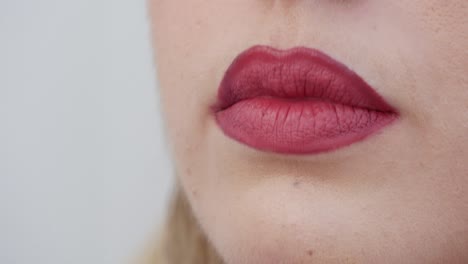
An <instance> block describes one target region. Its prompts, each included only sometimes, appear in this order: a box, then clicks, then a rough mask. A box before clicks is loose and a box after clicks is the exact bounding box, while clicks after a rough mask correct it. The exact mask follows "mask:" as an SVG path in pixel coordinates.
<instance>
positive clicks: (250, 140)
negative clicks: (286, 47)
mask: <svg viewBox="0 0 468 264" xmlns="http://www.w3.org/2000/svg"><path fill="white" fill-rule="evenodd" d="M252 56H255V55H252ZM289 63H290V62H289ZM336 63H337V64H338V62H336ZM238 64H239V63H238ZM340 65H341V64H340ZM340 65H338V66H337V68H338V69H340V67H341V68H342V67H345V66H340ZM332 66H333V65H332ZM337 72H338V73H337V74H339V72H340V71H339V70H337ZM227 74H228V75H229V74H230V73H229V71H228V73H227ZM347 74H349V73H347ZM226 78H228V79H229V78H230V77H225V79H226ZM350 79H352V77H350ZM241 81H243V80H241ZM362 82H363V81H362ZM358 83H359V82H358ZM362 84H363V85H367V84H365V83H364V82H363V83H362ZM222 85H223V84H222ZM350 85H353V86H354V88H353V89H355V90H356V89H357V88H356V87H357V86H358V85H356V84H353V83H352V82H351V81H350ZM223 88H225V87H222V86H221V87H220V91H222V90H223ZM368 88H369V89H371V88H370V87H366V88H365V90H366V89H368ZM239 89H242V88H239ZM224 90H228V89H224ZM250 92H252V91H250ZM253 93H255V92H253ZM372 93H373V92H372ZM353 96H355V95H354V94H351V95H350V97H353ZM359 96H360V95H356V96H355V97H356V98H359ZM221 97H222V96H220V100H221V101H222V100H223V98H221ZM356 98H350V99H349V100H346V99H345V100H343V99H342V101H344V102H346V101H350V102H351V101H353V100H354V99H356ZM369 98H370V99H369V100H370V102H371V103H369V104H370V105H372V104H374V102H375V105H380V106H381V108H382V109H373V107H369V108H368V107H362V106H357V105H355V104H352V103H350V104H347V103H340V102H333V101H330V100H327V99H324V98H317V97H315V98H307V97H304V96H302V97H301V96H298V97H287V96H269V95H261V94H260V95H258V96H257V95H256V96H252V97H248V98H244V99H242V100H239V101H236V102H234V103H233V104H232V105H229V106H228V107H225V108H222V109H215V117H216V121H217V123H218V125H219V127H220V128H221V129H222V130H223V132H224V134H225V135H227V136H228V137H230V138H232V139H234V140H236V141H238V142H240V143H242V144H245V145H247V146H250V147H252V148H255V149H257V150H261V151H268V152H275V153H282V154H316V153H321V152H328V151H331V150H336V149H339V148H342V147H345V146H348V145H350V144H353V143H355V142H358V141H362V140H364V139H365V138H367V137H368V136H370V135H372V134H375V132H377V131H379V130H381V129H382V128H383V127H385V126H387V125H389V124H391V123H392V122H393V121H394V120H396V119H397V118H398V114H397V113H396V111H394V110H393V108H392V107H391V106H389V105H387V104H386V103H385V102H384V101H383V99H381V98H380V97H379V96H378V95H377V96H375V95H373V96H369ZM218 103H219V102H218ZM377 108H378V107H377Z"/></svg>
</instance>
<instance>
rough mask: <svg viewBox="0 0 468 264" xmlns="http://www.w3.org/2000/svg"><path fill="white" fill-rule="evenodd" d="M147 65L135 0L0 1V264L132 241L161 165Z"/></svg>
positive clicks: (122, 253) (49, 260)
mask: <svg viewBox="0 0 468 264" xmlns="http://www.w3.org/2000/svg"><path fill="white" fill-rule="evenodd" d="M174 1H177V0H174ZM154 73H155V70H154V67H153V64H152V54H151V48H150V42H149V28H148V24H147V18H146V10H145V2H144V0H0V263H1V264H17V263H21V264H22V263H28V264H29V263H34V264H55V263H57V264H58V263H60V264H74V263H77V264H78V263H79V264H84V263H86V264H93V263H96V264H98V263H99V264H106V263H109V264H116V263H128V262H129V261H130V260H131V259H132V258H134V257H135V256H138V254H139V253H140V252H141V250H143V248H144V247H145V246H146V245H147V241H148V240H149V239H151V236H152V235H153V234H154V232H155V231H156V230H157V227H158V223H159V222H161V221H160V220H161V213H162V212H163V207H164V204H165V200H166V198H165V197H166V195H167V194H168V193H169V190H170V186H171V180H170V175H171V174H172V171H171V166H170V165H169V158H168V155H167V154H166V152H165V149H166V142H165V140H164V135H163V131H162V128H161V118H160V116H159V115H160V113H159V104H158V100H157V89H156V84H155V76H154Z"/></svg>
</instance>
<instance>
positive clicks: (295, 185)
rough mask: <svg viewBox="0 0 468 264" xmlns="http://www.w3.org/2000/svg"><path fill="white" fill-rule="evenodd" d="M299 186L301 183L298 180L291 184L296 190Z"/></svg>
mask: <svg viewBox="0 0 468 264" xmlns="http://www.w3.org/2000/svg"><path fill="white" fill-rule="evenodd" d="M300 185H301V181H299V180H295V181H294V183H293V186H294V187H296V188H297V187H299V186H300Z"/></svg>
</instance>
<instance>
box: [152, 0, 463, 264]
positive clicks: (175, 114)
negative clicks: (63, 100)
mask: <svg viewBox="0 0 468 264" xmlns="http://www.w3.org/2000/svg"><path fill="white" fill-rule="evenodd" d="M149 9H150V13H151V25H152V33H153V42H154V47H155V54H156V62H157V68H158V78H159V81H160V94H161V98H162V103H163V110H164V116H165V120H166V125H167V131H168V135H169V137H170V140H171V146H172V154H173V158H174V163H175V166H176V170H177V175H178V181H179V182H180V185H181V188H182V190H183V191H184V193H185V195H186V196H187V199H188V201H189V204H190V206H191V208H192V209H193V212H194V215H195V217H196V219H197V221H198V223H199V224H200V226H201V229H202V230H203V232H204V234H205V235H206V236H207V238H208V239H209V240H210V241H211V243H212V244H213V246H214V248H215V249H216V251H217V252H218V253H219V255H220V256H221V257H222V258H223V260H224V261H225V262H226V263H229V264H230V263H242V264H243V263H246V264H249V263H252V264H254V263H255V264H258V263H468V1H466V0H424V1H422V0H421V1H414V0H349V1H345V0H342V1H338V0H329V1H326V0H325V1H318V0H149ZM255 45H268V46H271V47H274V48H277V49H290V48H293V47H299V46H302V47H308V48H313V49H317V50H320V51H322V52H324V53H326V54H328V55H330V56H332V57H333V58H335V59H336V60H338V61H340V62H341V63H343V64H345V65H346V66H347V67H349V68H350V69H352V70H353V71H354V72H356V73H357V74H359V76H361V77H362V78H363V79H364V80H365V81H366V82H367V83H369V85H371V86H372V87H373V88H374V89H375V90H376V92H378V94H380V95H381V96H382V97H383V98H385V100H386V101H387V102H389V103H390V104H391V105H392V106H393V107H395V108H396V109H397V110H398V113H399V118H398V120H396V121H395V122H394V123H392V124H391V125H390V126H388V127H385V128H384V129H382V130H381V131H379V132H378V133H376V134H375V135H373V136H370V137H368V138H367V139H366V140H363V141H360V142H357V143H355V144H352V145H349V146H346V147H344V148H340V149H336V150H333V151H329V152H324V153H316V154H310V155H291V154H289V155H286V154H280V153H272V152H267V151H260V150H258V149H255V148H251V147H249V146H247V145H245V144H241V143H239V142H237V141H235V140H233V139H231V138H230V137H228V136H226V135H225V134H224V133H223V131H222V130H221V129H220V127H219V125H218V124H217V122H216V119H215V115H214V113H213V111H212V108H211V106H212V105H213V104H214V103H216V100H217V94H218V87H219V84H220V82H221V81H222V79H223V77H224V74H225V71H226V70H227V68H228V67H229V65H231V63H232V61H233V59H234V58H235V57H236V56H237V55H239V54H240V53H241V52H243V51H245V50H246V49H248V48H250V47H252V46H255Z"/></svg>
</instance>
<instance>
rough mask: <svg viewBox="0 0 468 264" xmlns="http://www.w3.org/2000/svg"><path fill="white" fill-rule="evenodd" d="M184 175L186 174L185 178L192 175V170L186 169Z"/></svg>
mask: <svg viewBox="0 0 468 264" xmlns="http://www.w3.org/2000/svg"><path fill="white" fill-rule="evenodd" d="M185 174H187V176H190V175H192V170H191V169H190V168H187V170H186V171H185Z"/></svg>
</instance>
